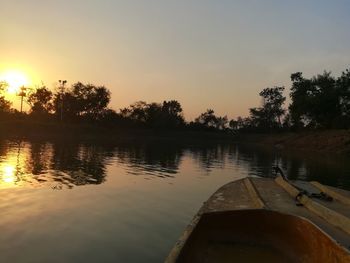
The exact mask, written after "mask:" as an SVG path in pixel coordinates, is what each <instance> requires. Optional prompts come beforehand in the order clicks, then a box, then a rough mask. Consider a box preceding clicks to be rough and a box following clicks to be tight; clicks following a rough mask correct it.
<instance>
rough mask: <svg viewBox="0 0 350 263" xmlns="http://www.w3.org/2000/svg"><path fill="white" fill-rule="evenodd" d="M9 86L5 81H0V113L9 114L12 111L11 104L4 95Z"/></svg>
mask: <svg viewBox="0 0 350 263" xmlns="http://www.w3.org/2000/svg"><path fill="white" fill-rule="evenodd" d="M7 87H8V84H7V83H6V82H5V81H0V113H8V112H10V110H11V104H12V103H11V102H10V101H8V100H6V99H5V96H4V95H3V93H4V91H5V89H6V88H7Z"/></svg>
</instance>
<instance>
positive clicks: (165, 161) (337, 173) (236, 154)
mask: <svg viewBox="0 0 350 263" xmlns="http://www.w3.org/2000/svg"><path fill="white" fill-rule="evenodd" d="M184 160H191V162H192V163H191V165H192V166H195V169H197V170H200V173H201V174H202V175H213V176H215V173H218V171H219V170H225V169H226V170H227V169H231V170H232V173H233V172H234V171H238V170H239V171H240V173H241V174H243V175H245V176H249V175H250V176H263V177H269V176H272V174H273V171H272V169H271V167H272V166H273V165H276V164H277V165H279V166H281V167H282V168H283V169H284V170H285V171H287V175H288V177H289V178H290V179H302V180H318V181H320V182H322V183H326V184H329V185H335V186H340V187H343V188H346V189H349V188H350V162H348V160H349V158H348V157H341V158H340V157H329V156H320V155H315V154H312V155H310V154H304V155H303V154H300V153H291V152H281V151H280V152H279V151H275V150H271V149H266V148H259V147H256V146H248V145H235V144H215V143H212V144H209V143H206V144H202V145H199V144H197V145H182V144H181V143H148V144H133V145H109V144H99V143H76V142H75V143H72V142H69V143H67V142H63V141H54V142H42V141H33V142H28V141H0V188H11V187H42V186H45V187H51V188H52V189H63V188H73V187H74V186H79V185H87V184H95V185H97V184H101V183H103V182H105V181H106V180H108V177H107V175H108V172H107V170H108V167H109V166H110V165H116V166H118V167H121V168H122V169H123V170H124V172H125V173H126V174H129V175H131V176H143V177H144V178H145V179H152V178H175V177H176V176H178V174H181V169H182V168H181V167H182V163H183V161H184ZM108 176H111V175H108Z"/></svg>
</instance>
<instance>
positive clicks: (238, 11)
mask: <svg viewBox="0 0 350 263" xmlns="http://www.w3.org/2000/svg"><path fill="white" fill-rule="evenodd" d="M0 10H1V16H0V32H1V36H0V75H1V72H4V71H8V70H18V71H21V72H23V73H24V74H26V75H27V76H28V78H29V80H30V83H31V85H35V84H40V83H41V82H43V83H45V84H46V85H47V86H48V87H49V88H53V86H54V83H55V82H57V80H58V79H66V80H68V83H70V84H71V83H74V82H76V81H82V82H89V83H94V84H97V85H105V86H106V87H107V88H109V89H110V90H111V92H112V102H111V105H110V106H111V107H112V108H114V109H115V110H118V109H119V108H122V107H125V106H127V105H129V104H130V103H133V102H135V101H138V100H145V101H147V102H151V101H158V102H162V101H163V100H169V99H176V100H179V101H180V102H181V104H182V105H183V108H184V111H185V113H186V115H185V116H186V118H187V119H188V120H191V119H193V118H194V117H196V116H197V115H198V114H200V113H201V112H203V111H205V110H206V109H207V108H213V109H214V110H215V112H216V113H217V114H219V115H225V114H227V115H228V116H229V117H230V118H233V117H237V116H239V115H243V116H244V115H247V114H248V108H249V107H253V106H258V105H259V103H260V101H259V96H258V92H259V91H260V90H261V89H263V88H265V87H268V86H274V85H284V86H286V88H289V87H290V80H289V76H290V74H291V73H293V72H296V71H302V72H303V73H304V75H306V76H312V75H315V74H317V73H321V72H323V70H331V71H332V72H333V73H334V74H335V75H338V74H340V73H341V71H342V70H345V69H346V68H349V67H350V30H349V26H350V16H349V12H350V1H347V0H334V1H329V0H328V1H326V0H313V1H311V0H310V1H305V0H304V1H302V0H299V1H297V0H294V1H283V0H274V1H272V0H264V1H261V0H241V1H238V0H216V1H214V0H212V1H209V0H201V1H200V0H198V1H194V0H176V1H175V0H173V1H167V0H159V1H155V0H148V1H147V0H139V1H134V0H127V1H126V0H125V1H117V0H113V1H112V0H110V1H107V0H95V1H92V0H70V1H68V0H60V1H53V0H45V1H44V0H36V1H28V0H27V1H24V0H22V1H18V0H1V2H0ZM16 99H18V98H15V97H14V100H16ZM16 103H17V102H16Z"/></svg>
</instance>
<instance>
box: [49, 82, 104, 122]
mask: <svg viewBox="0 0 350 263" xmlns="http://www.w3.org/2000/svg"><path fill="white" fill-rule="evenodd" d="M110 98H111V94H110V91H109V90H108V89H107V88H106V87H104V86H95V85H93V84H86V85H85V84H83V83H81V82H77V83H75V84H73V85H72V87H71V89H68V90H67V89H64V90H63V89H62V90H59V92H57V93H56V94H55V96H54V102H53V104H54V111H55V113H56V115H61V116H64V118H66V119H70V120H72V119H88V120H93V121H95V120H99V118H100V117H101V116H102V115H103V113H104V112H105V111H106V110H107V109H108V108H107V106H108V104H109V102H110Z"/></svg>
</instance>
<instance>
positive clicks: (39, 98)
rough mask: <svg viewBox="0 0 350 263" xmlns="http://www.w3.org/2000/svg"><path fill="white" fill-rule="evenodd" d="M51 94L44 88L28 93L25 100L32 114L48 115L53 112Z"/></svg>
mask: <svg viewBox="0 0 350 263" xmlns="http://www.w3.org/2000/svg"><path fill="white" fill-rule="evenodd" d="M52 98H53V93H52V92H51V91H50V90H48V89H47V88H46V87H45V86H43V87H41V88H38V89H36V90H35V92H33V93H30V94H29V96H28V99H27V102H28V103H29V105H30V107H31V112H32V113H33V114H49V113H50V112H51V111H52V110H53V103H52Z"/></svg>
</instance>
